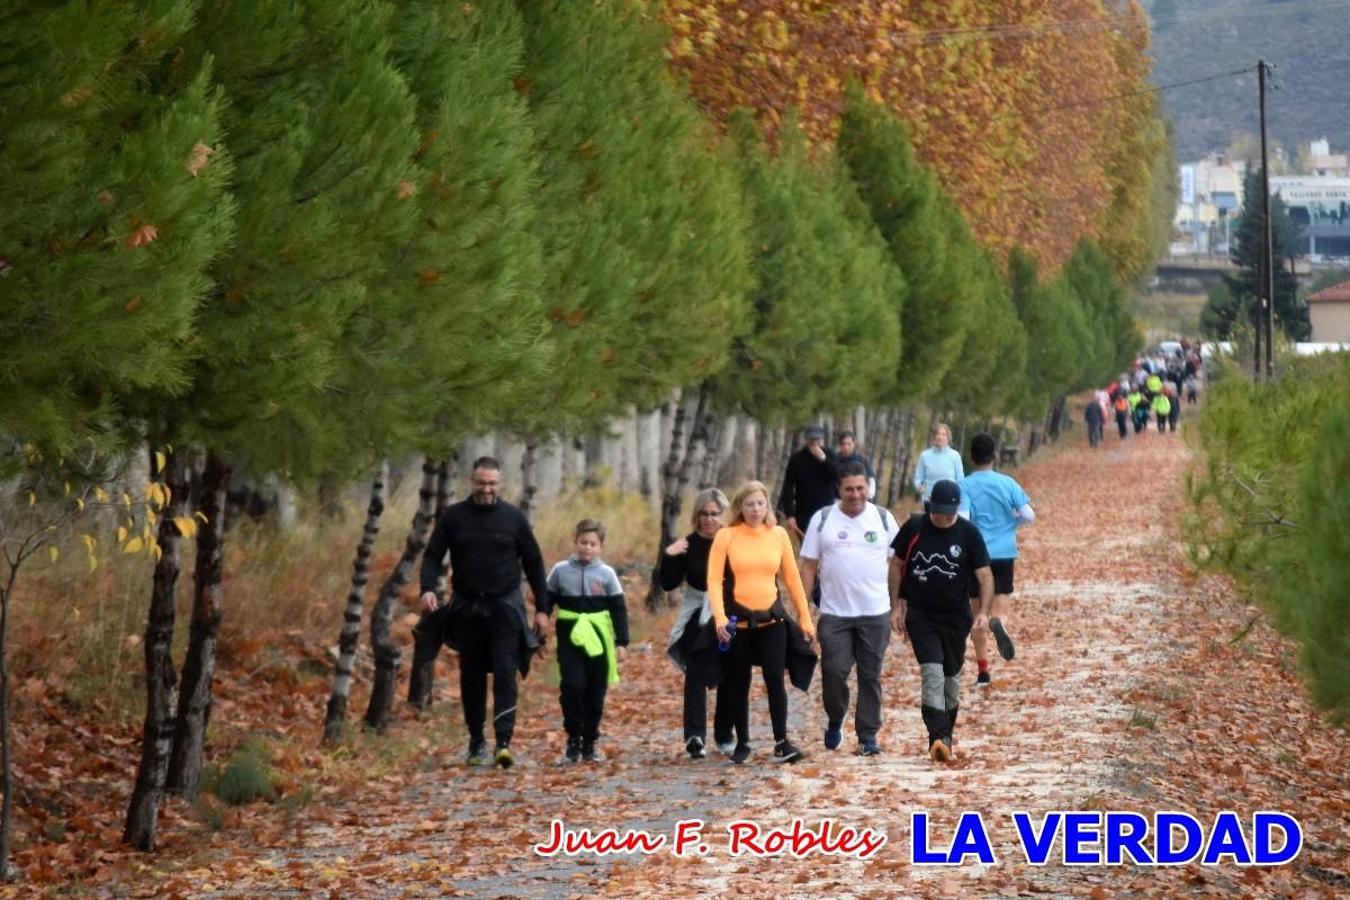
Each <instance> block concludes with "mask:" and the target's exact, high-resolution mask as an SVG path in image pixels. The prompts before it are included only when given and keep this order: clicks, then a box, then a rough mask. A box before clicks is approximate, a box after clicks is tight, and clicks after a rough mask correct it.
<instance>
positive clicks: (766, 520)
mask: <svg viewBox="0 0 1350 900" xmlns="http://www.w3.org/2000/svg"><path fill="white" fill-rule="evenodd" d="M727 566H730V567H731V571H732V573H733V574H734V575H735V576H736V583H735V585H734V587H733V588H732V591H733V596H731V597H724V596H723V588H722V577H723V574H724V572H725V568H726V567H727ZM780 575H781V576H782V578H783V581H784V582H785V583H786V584H787V588H788V593H789V594H791V596H792V603H793V606H795V607H796V610H797V623H798V624H799V625H800V627H801V629H802V633H803V634H804V635H805V636H806V638H807V640H808V641H812V642H814V641H815V638H816V629H815V625H813V624H812V622H811V611H810V608H809V607H808V606H807V604H806V593H805V592H804V591H803V590H802V577H801V574H800V573H799V572H798V571H797V560H796V559H795V558H794V556H793V554H792V543H791V541H789V540H788V534H787V531H785V530H784V529H782V528H780V527H779V526H778V524H777V522H776V521H775V520H774V516H773V511H772V510H771V509H770V508H769V492H768V489H767V488H765V487H764V485H763V484H761V483H760V482H758V481H749V482H746V483H745V484H743V485H741V488H740V490H738V491H736V495H735V496H734V497H733V498H732V500H731V522H730V524H729V525H728V526H727V527H726V528H723V529H722V530H721V531H719V532H717V537H715V538H714V539H713V544H712V549H711V550H710V551H709V552H708V605H709V606H711V607H712V614H713V622H714V623H715V624H716V626H717V638H718V640H719V641H722V642H726V641H728V640H729V641H730V642H731V648H730V649H729V650H728V651H727V654H726V660H725V664H724V676H723V677H724V678H726V679H727V694H726V696H727V702H729V703H731V704H732V705H733V710H734V717H733V718H734V721H735V723H736V749H735V750H734V751H733V752H732V754H731V761H732V762H734V763H743V762H745V761H746V760H747V759H749V758H750V674H751V669H752V668H753V667H754V666H759V668H760V671H761V672H762V673H763V674H764V687H765V689H766V690H767V691H768V694H769V715H770V717H771V718H772V720H773V739H774V750H773V758H774V761H775V762H796V761H797V760H799V759H801V758H802V752H801V751H800V750H798V749H797V748H796V747H794V746H793V745H792V742H791V741H789V740H788V736H787V716H788V698H787V686H786V685H785V684H784V683H783V678H784V673H785V669H786V664H787V649H788V627H787V623H786V621H785V620H786V612H785V611H784V609H783V604H782V603H781V602H780V601H779V599H778V576H780ZM731 616H735V617H736V625H735V628H732V627H730V626H729V618H730V617H731Z"/></svg>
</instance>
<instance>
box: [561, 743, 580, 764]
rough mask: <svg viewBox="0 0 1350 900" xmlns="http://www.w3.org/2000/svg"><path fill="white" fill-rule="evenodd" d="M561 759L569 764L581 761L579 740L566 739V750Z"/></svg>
mask: <svg viewBox="0 0 1350 900" xmlns="http://www.w3.org/2000/svg"><path fill="white" fill-rule="evenodd" d="M563 758H564V759H566V760H567V761H568V762H570V763H574V762H576V761H577V760H579V759H581V738H574V737H569V738H568V739H567V750H565V751H564V752H563Z"/></svg>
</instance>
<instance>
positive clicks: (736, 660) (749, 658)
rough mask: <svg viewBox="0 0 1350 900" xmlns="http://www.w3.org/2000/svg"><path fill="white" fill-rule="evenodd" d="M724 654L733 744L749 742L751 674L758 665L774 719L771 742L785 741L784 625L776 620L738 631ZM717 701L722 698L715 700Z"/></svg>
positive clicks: (785, 629) (771, 715)
mask: <svg viewBox="0 0 1350 900" xmlns="http://www.w3.org/2000/svg"><path fill="white" fill-rule="evenodd" d="M735 632H736V636H735V637H734V638H733V639H732V641H731V649H730V650H728V651H727V658H726V665H725V669H724V672H725V674H724V678H725V679H726V702H727V706H728V707H729V708H728V717H729V718H730V719H731V720H732V721H733V722H734V723H735V725H736V742H737V743H740V744H748V743H750V674H751V669H752V668H753V667H755V666H759V668H760V671H761V672H762V673H763V674H764V689H765V690H766V691H767V692H768V694H769V717H770V719H772V720H773V739H774V740H775V741H785V740H787V716H788V697H787V685H786V684H784V676H785V674H786V670H787V638H788V630H787V625H785V624H784V623H783V622H781V621H779V622H777V623H775V624H773V625H765V626H762V627H760V628H737V629H735ZM718 699H719V701H720V700H721V699H722V698H721V697H719V698H718Z"/></svg>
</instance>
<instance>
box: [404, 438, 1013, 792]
mask: <svg viewBox="0 0 1350 900" xmlns="http://www.w3.org/2000/svg"><path fill="white" fill-rule="evenodd" d="M804 434H805V440H806V442H805V445H804V446H803V447H801V448H800V449H799V450H798V451H796V452H795V453H793V454H792V456H791V458H790V459H789V462H788V466H787V470H786V472H785V473H784V479H783V489H782V492H781V493H780V496H779V498H778V504H777V506H778V510H779V511H781V512H782V514H783V520H784V525H785V526H786V527H784V525H779V524H778V516H777V514H776V512H775V510H774V508H773V504H772V503H771V501H770V495H769V490H768V488H767V487H765V485H764V484H763V483H761V482H759V481H748V482H746V483H744V484H742V485H741V486H740V487H739V488H738V489H737V490H736V491H735V493H734V494H733V495H732V497H731V499H730V500H728V499H727V497H726V496H725V495H724V494H723V493H722V492H721V491H719V490H717V489H716V488H709V489H706V490H704V491H702V492H701V493H699V494H698V496H697V497H696V498H695V501H694V504H693V510H692V516H691V519H692V521H691V525H692V530H691V531H690V533H689V534H687V535H685V536H684V537H681V538H679V539H678V540H675V541H674V542H672V543H671V544H670V545H669V546H668V547H666V548H664V550H663V552H662V554H661V559H660V565H659V567H658V578H659V581H660V586H661V588H662V589H663V590H665V591H674V590H675V589H676V588H678V587H680V586H681V585H683V586H684V594H683V600H682V603H681V606H680V609H679V612H678V615H677V617H676V620H675V622H674V625H673V627H672V629H671V631H670V635H669V640H668V643H667V653H668V655H669V656H670V658H671V659H672V661H674V663H675V664H676V665H677V666H678V667H679V668H680V669H681V670H682V671H683V673H684V687H683V700H684V704H683V705H684V714H683V720H684V721H683V731H684V749H685V751H686V752H687V753H688V755H689V756H690V757H691V758H694V759H702V758H704V757H706V756H707V753H708V746H707V719H708V694H709V692H715V694H714V696H715V702H714V713H713V743H714V744H715V746H716V748H717V749H718V750H719V751H721V752H723V753H725V754H726V755H727V756H728V757H729V758H730V760H731V761H732V762H733V763H744V762H746V761H747V760H748V759H749V758H750V757H751V756H752V754H753V749H752V744H751V734H750V709H749V700H750V688H751V683H752V681H753V677H754V670H755V669H758V670H759V673H760V677H761V678H762V679H763V682H764V686H765V691H766V694H767V697H768V705H769V716H770V721H771V727H772V732H773V741H774V743H773V752H772V759H773V760H774V761H775V762H796V761H797V760H799V759H801V758H803V756H804V755H805V754H804V752H803V751H802V749H801V748H800V747H798V746H797V745H796V744H794V743H793V741H792V739H791V736H790V735H789V734H788V707H789V701H788V693H787V686H786V682H787V681H789V680H790V681H791V682H792V684H793V685H794V686H796V687H798V688H799V689H801V690H803V691H805V690H806V689H807V688H808V687H809V685H810V682H811V680H812V677H813V675H814V673H815V670H816V668H817V666H819V668H820V670H821V683H822V685H821V697H822V702H823V705H824V708H825V714H826V726H825V730H824V734H823V745H824V747H825V748H826V749H827V750H837V749H838V748H839V747H840V746H841V745H842V743H843V728H844V722H845V719H846V718H847V716H848V711H849V703H850V692H849V676H850V674H851V673H853V672H854V671H855V670H856V672H857V693H858V696H857V699H856V704H855V709H854V716H853V726H854V732H855V734H856V737H857V753H858V754H860V755H862V756H875V755H877V754H880V753H881V752H882V748H881V744H880V742H879V735H880V731H881V727H882V719H883V709H884V702H883V695H882V684H881V678H882V670H883V668H884V664H885V658H886V651H887V647H888V646H889V644H890V640H891V634H892V632H893V631H894V632H896V633H898V634H900V635H901V636H902V638H903V639H906V640H908V642H909V644H910V646H911V648H912V650H913V653H914V658H915V661H916V662H917V663H918V665H919V671H920V675H921V690H920V707H921V713H922V720H923V724H924V728H925V733H926V736H927V744H926V746H927V747H928V755H929V756H930V757H931V758H932V759H933V760H934V761H938V762H947V761H951V760H952V759H954V754H953V750H952V741H953V732H954V729H955V726H956V720H957V715H958V713H959V711H960V697H961V690H960V675H961V672H962V668H963V664H964V660H965V652H966V641H967V638H968V637H970V638H973V641H974V645H975V651H976V659H977V664H978V673H977V678H976V684H977V685H987V684H989V683H990V681H991V676H990V659H989V645H990V642H991V640H992V642H993V643H994V645H995V646H996V647H997V651H998V653H999V655H1000V656H1002V657H1003V658H1004V659H1005V660H1011V659H1012V658H1013V656H1014V652H1015V651H1014V645H1013V640H1012V637H1011V636H1010V635H1009V633H1008V630H1007V627H1006V620H1007V616H1008V613H1009V611H1010V610H1009V602H1010V599H1011V595H1012V593H1013V590H1014V580H1013V573H1014V564H1015V561H1016V559H1017V542H1016V532H1017V529H1018V528H1019V527H1020V526H1022V525H1025V524H1028V523H1030V522H1032V521H1034V520H1035V514H1034V512H1033V511H1032V508H1031V504H1030V498H1029V497H1028V496H1027V494H1026V492H1025V491H1023V490H1022V488H1021V486H1020V485H1018V484H1017V482H1016V481H1015V480H1013V479H1012V478H1010V477H1008V476H1006V475H1003V474H1000V473H998V472H995V471H994V459H995V454H996V443H995V441H994V439H993V437H991V436H990V435H988V434H977V435H975V437H974V438H973V439H972V440H971V445H970V457H971V461H972V462H973V464H974V468H973V470H972V471H971V472H970V474H969V475H967V474H966V473H965V471H964V467H963V463H962V460H961V455H960V454H959V453H958V452H957V451H956V450H955V449H953V448H952V447H951V446H950V442H951V431H950V429H949V428H948V427H947V426H946V425H942V424H939V425H938V426H936V427H935V428H934V430H933V440H932V446H930V447H929V448H928V449H927V450H925V451H924V452H923V454H921V456H920V459H919V463H918V466H917V468H916V470H915V474H914V487H915V490H916V492H918V494H919V495H920V496H921V497H922V498H923V501H924V512H923V513H914V514H912V515H910V516H909V517H908V518H907V519H906V520H905V521H899V520H897V519H896V517H895V516H894V514H893V513H891V512H890V511H889V510H887V509H886V508H884V507H882V506H879V505H877V504H875V503H873V502H872V498H873V497H874V496H875V491H876V477H875V473H874V472H873V471H872V469H871V466H870V464H869V463H868V461H867V459H866V457H865V456H863V455H862V454H860V453H858V452H857V447H856V444H855V441H854V438H853V435H852V434H851V433H848V432H843V433H841V434H840V436H839V441H838V445H839V450H838V452H836V451H835V450H833V449H830V448H827V447H825V445H824V438H825V431H824V429H823V428H821V427H820V426H810V427H808V428H806V429H805V432H804ZM471 488H472V491H471V494H470V496H469V497H468V498H467V499H465V500H463V501H461V502H458V503H454V504H452V505H450V506H449V507H447V508H446V509H445V511H444V512H443V513H442V514H441V516H440V518H439V519H438V521H437V522H436V525H435V528H434V529H433V531H432V535H431V539H430V541H429V543H428V546H427V551H426V555H425V557H424V559H423V563H422V570H421V588H422V596H421V601H422V605H423V616H422V619H421V621H420V622H419V624H418V626H417V628H416V629H415V630H414V634H415V660H414V666H417V665H419V664H425V663H427V662H429V661H432V660H434V659H435V657H436V655H437V653H438V652H439V650H440V647H441V646H442V645H443V644H444V645H448V646H450V647H452V648H453V649H454V650H456V651H457V653H458V655H459V670H460V692H461V702H462V706H463V709H464V718H465V723H466V725H467V727H468V732H469V747H468V754H467V757H468V762H469V764H471V765H485V764H487V763H488V762H489V761H491V762H493V763H494V764H496V765H498V766H501V767H503V768H509V767H511V766H512V765H514V764H515V761H516V759H515V755H514V753H513V751H512V749H511V741H512V738H513V737H514V733H515V718H516V715H515V713H516V704H517V696H518V691H517V679H518V677H519V676H523V675H525V674H527V673H528V670H529V666H530V660H531V658H532V656H533V655H534V654H535V652H536V651H538V650H540V648H541V647H543V646H546V645H547V643H548V642H549V640H550V638H551V637H552V636H553V632H554V631H555V622H554V619H555V618H556V636H557V642H558V646H557V658H558V667H559V694H560V697H559V699H560V704H561V708H562V717H563V726H564V729H565V731H566V733H567V748H566V751H565V754H564V756H565V759H566V760H567V761H570V762H575V761H580V760H586V761H593V760H598V759H601V758H602V754H601V752H600V750H599V748H598V746H597V743H598V741H599V740H600V738H601V734H602V732H601V726H602V720H603V715H604V706H605V698H606V693H607V690H608V687H609V685H611V684H613V683H615V682H617V681H618V680H619V675H618V660H619V659H620V658H621V657H622V655H623V648H624V647H625V646H626V645H627V644H628V640H629V633H628V616H627V610H626V606H625V604H624V596H623V588H622V585H621V584H620V582H619V579H618V576H617V574H616V573H615V571H614V569H613V568H612V567H610V566H609V565H607V564H605V563H604V562H603V560H602V559H601V553H602V551H603V549H604V542H605V528H604V525H603V524H602V523H601V522H599V521H598V520H596V519H591V518H587V519H583V520H582V521H581V522H579V523H577V526H576V529H575V535H574V547H573V553H572V554H571V555H570V556H568V557H567V558H566V559H564V560H562V561H560V562H558V563H557V564H556V565H554V566H553V568H552V569H551V571H549V572H548V573H547V574H545V571H544V561H543V555H542V553H541V552H540V549H539V545H538V543H537V541H536V540H535V538H534V535H533V532H532V531H531V529H530V526H529V523H528V520H527V519H526V517H525V515H524V513H523V512H522V511H521V510H520V509H518V508H517V507H515V506H513V505H511V504H510V503H507V502H505V501H504V500H502V499H501V498H500V496H499V494H500V490H501V466H500V464H499V463H498V462H497V460H495V459H493V458H491V457H481V458H479V459H477V460H475V462H474V464H473V471H472V475H471ZM794 538H796V539H797V540H799V541H800V561H799V559H798V554H797V553H796V552H795V551H794ZM447 561H448V563H449V568H450V576H449V581H448V584H449V598H448V602H442V597H441V595H440V593H438V589H437V585H438V583H439V582H440V579H441V576H442V574H443V573H444V571H445V565H446V562H447ZM522 571H523V573H524V580H525V581H526V582H528V584H529V587H530V590H531V592H532V593H533V595H534V616H533V620H531V618H530V616H529V614H528V613H527V611H526V606H525V602H524V598H523V596H522V592H521V573H522ZM780 584H781V585H782V586H783V587H784V588H785V589H786V594H787V599H788V603H785V602H784V599H783V596H782V592H781V591H780ZM808 597H811V598H813V599H814V602H815V604H816V605H817V606H818V607H819V610H818V614H816V615H813V613H812V609H811V605H812V604H811V602H810V601H808ZM789 604H790V605H791V607H792V614H791V615H789V613H788V611H787V606H788V605H789ZM489 675H491V677H492V683H493V686H492V693H493V717H492V728H493V737H494V739H495V747H494V749H493V751H492V753H491V754H490V755H489V752H488V745H487V739H486V733H485V730H486V726H487V681H488V676H489Z"/></svg>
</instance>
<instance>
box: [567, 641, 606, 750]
mask: <svg viewBox="0 0 1350 900" xmlns="http://www.w3.org/2000/svg"><path fill="white" fill-rule="evenodd" d="M575 625H576V623H575V622H572V621H568V620H566V619H559V620H558V675H559V679H558V681H559V684H558V688H559V690H558V695H559V700H561V701H562V714H563V728H564V729H565V730H566V731H567V736H568V737H569V738H575V739H579V740H582V741H594V740H595V739H596V738H598V737H600V720H601V718H603V717H604V715H605V694H606V693H608V691H609V660H608V659H607V658H606V657H605V654H603V653H602V654H600V655H599V656H587V655H586V651H585V650H582V649H581V648H580V647H578V646H577V645H576V644H573V643H572V628H573V627H574V626H575Z"/></svg>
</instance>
